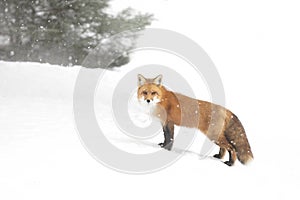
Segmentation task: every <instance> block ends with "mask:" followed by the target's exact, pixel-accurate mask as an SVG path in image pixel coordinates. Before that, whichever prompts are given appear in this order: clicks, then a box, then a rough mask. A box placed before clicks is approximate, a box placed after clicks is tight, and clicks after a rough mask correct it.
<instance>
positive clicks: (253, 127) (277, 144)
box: [0, 0, 300, 200]
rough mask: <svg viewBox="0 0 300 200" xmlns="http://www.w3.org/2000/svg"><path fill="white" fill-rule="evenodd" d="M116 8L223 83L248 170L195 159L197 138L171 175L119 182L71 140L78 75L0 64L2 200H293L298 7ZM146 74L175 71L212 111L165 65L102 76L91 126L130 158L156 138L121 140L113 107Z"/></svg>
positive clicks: (161, 59) (154, 59)
mask: <svg viewBox="0 0 300 200" xmlns="http://www.w3.org/2000/svg"><path fill="white" fill-rule="evenodd" d="M114 2H115V4H116V5H118V6H119V7H120V9H121V8H123V7H127V6H128V5H133V7H136V8H138V9H139V10H143V9H145V10H146V11H149V12H154V13H155V18H156V19H157V21H155V22H154V26H155V27H161V28H166V29H171V30H175V31H178V32H180V33H182V34H185V35H186V36H188V37H189V38H191V39H193V40H194V41H196V42H197V43H198V44H200V45H201V46H202V47H203V48H204V49H205V51H207V52H208V54H209V55H210V57H211V58H212V60H213V61H214V63H215V64H216V66H217V68H218V71H219V73H220V76H221V78H222V81H223V85H224V88H225V94H226V106H227V107H228V108H230V109H231V110H232V111H234V112H235V113H236V114H237V115H238V116H239V118H240V119H241V121H242V123H243V125H244V126H245V129H246V131H247V136H248V139H249V141H250V144H251V147H252V150H253V154H254V161H253V162H252V163H251V165H249V166H242V165H241V164H240V163H238V162H236V165H235V166H234V167H231V168H229V167H227V166H226V165H224V164H222V163H221V162H218V161H216V160H213V159H210V158H206V159H199V155H198V154H199V152H200V149H201V144H203V141H204V136H202V134H197V135H196V138H195V141H194V143H193V144H192V146H191V147H190V149H189V151H187V152H186V153H185V154H184V155H183V157H182V158H181V159H179V160H178V161H177V162H176V163H174V164H173V165H171V166H169V167H168V168H165V169H163V170H161V171H158V172H155V173H151V174H145V175H129V174H123V173H120V172H116V171H114V170H111V169H109V168H107V167H105V166H103V165H102V164H100V163H99V162H97V161H96V160H95V159H94V158H93V157H92V156H91V155H90V154H89V153H88V152H87V151H86V148H85V147H84V146H83V145H82V143H81V141H80V139H79V136H78V134H77V131H76V126H75V123H74V116H73V99H72V95H73V90H74V84H75V81H76V77H77V74H78V72H79V70H80V67H69V68H68V67H67V68H63V67H59V66H52V65H47V64H37V63H10V62H2V61H1V62H0V199H30V200H34V199H132V200H135V199H146V200H147V199H149V200H150V199H151V200H153V199H230V200H233V199H245V200H246V199H249V200H250V199H251V200H253V199H299V194H298V191H297V189H298V188H299V187H300V183H299V181H300V173H299V167H300V159H299V158H298V155H299V154H300V149H299V147H298V146H299V141H300V136H299V133H298V132H299V131H298V129H299V128H298V123H299V120H298V119H299V116H298V115H299V113H300V106H299V102H300V96H299V94H298V93H299V85H300V82H299V77H298V76H299V72H298V71H299V70H298V69H299V66H300V61H299V47H300V38H299V35H300V29H299V26H298V25H297V24H299V19H300V16H299V15H300V13H299V12H298V11H299V5H298V4H297V1H285V2H284V3H283V2H282V1H258V0H255V1H251V2H249V3H242V2H240V1H205V2H203V1H199V2H200V3H199V5H197V6H195V5H194V3H185V2H182V1H175V0H174V1H167V0H154V1H143V3H141V2H142V1H140V0H115V1H114ZM134 5H135V6H134ZM146 8H147V9H146ZM153 63H156V64H161V65H166V66H170V67H171V68H172V69H176V70H178V72H180V73H182V74H183V76H184V77H188V78H187V79H188V80H189V83H190V84H191V85H193V89H194V90H195V91H194V92H195V94H196V96H197V97H198V98H201V99H206V100H210V94H209V93H208V91H207V88H206V85H205V84H204V83H203V80H201V78H200V79H196V77H194V74H193V73H192V72H191V71H188V70H186V69H187V68H186V67H182V66H184V65H185V64H186V63H184V62H180V61H179V60H178V58H175V57H172V56H171V57H167V55H161V54H160V55H155V52H145V53H144V54H143V53H141V54H138V53H137V54H136V56H135V57H134V59H133V60H132V62H131V63H130V64H129V65H127V66H124V67H122V68H118V69H116V70H115V71H107V72H106V74H105V76H104V77H103V80H105V81H103V82H102V83H103V84H101V87H100V86H99V88H98V93H97V94H96V96H95V98H96V101H95V111H96V115H97V119H98V120H99V122H101V125H102V126H103V128H104V130H105V133H106V136H107V137H108V139H109V141H110V142H111V143H112V144H114V145H116V146H117V147H118V148H120V149H122V150H124V151H128V152H130V153H147V152H154V151H158V150H160V149H159V148H157V147H156V146H155V145H151V144H155V142H157V141H161V140H162V135H157V136H155V137H154V138H152V139H151V140H149V142H148V143H147V142H145V141H144V140H143V141H138V140H133V139H132V138H129V137H128V136H126V135H124V134H123V135H122V134H120V132H118V127H116V126H115V124H114V120H113V119H112V118H111V107H110V95H111V94H112V91H113V89H114V86H115V85H116V84H117V82H118V81H119V80H120V79H121V78H122V77H123V76H124V75H125V74H126V73H128V72H130V71H131V70H132V69H134V68H135V67H136V66H139V65H140V64H153ZM182 69H184V70H182ZM180 70H181V71H180ZM185 73H186V74H185ZM197 87H198V88H197ZM172 89H174V90H176V88H172ZM100 92H101V93H100ZM130 92H132V91H130ZM101 94H105V95H101ZM126 101H127V100H126ZM129 102H133V103H132V104H130V106H129V108H132V110H131V111H132V113H133V114H132V115H131V117H132V120H136V122H137V123H140V122H143V120H144V122H145V121H146V122H147V119H146V118H145V116H143V115H139V114H138V112H137V111H138V110H137V109H134V106H132V105H134V100H132V101H129ZM146 122H145V123H146ZM149 144H150V145H149ZM199 144H200V145H199ZM215 151H217V149H214V152H215ZM169 153H170V155H171V154H172V153H173V152H169Z"/></svg>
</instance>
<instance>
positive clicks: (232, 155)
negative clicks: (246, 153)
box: [224, 148, 236, 166]
mask: <svg viewBox="0 0 300 200" xmlns="http://www.w3.org/2000/svg"><path fill="white" fill-rule="evenodd" d="M227 151H228V153H229V160H228V161H225V162H224V163H225V164H226V165H228V166H232V165H233V164H234V162H235V160H236V153H235V151H234V149H232V148H228V149H227Z"/></svg>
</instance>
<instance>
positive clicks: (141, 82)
mask: <svg viewBox="0 0 300 200" xmlns="http://www.w3.org/2000/svg"><path fill="white" fill-rule="evenodd" d="M145 83H146V78H145V77H144V76H143V75H141V74H138V86H141V85H144V84H145Z"/></svg>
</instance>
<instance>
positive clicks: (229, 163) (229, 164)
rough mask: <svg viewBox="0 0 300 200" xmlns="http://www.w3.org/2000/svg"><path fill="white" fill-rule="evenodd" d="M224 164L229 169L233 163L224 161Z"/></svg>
mask: <svg viewBox="0 0 300 200" xmlns="http://www.w3.org/2000/svg"><path fill="white" fill-rule="evenodd" d="M224 164H226V165H228V166H229V167H231V166H232V165H233V164H234V163H233V162H231V161H225V162H224Z"/></svg>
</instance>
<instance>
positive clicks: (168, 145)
mask: <svg viewBox="0 0 300 200" xmlns="http://www.w3.org/2000/svg"><path fill="white" fill-rule="evenodd" d="M158 145H159V146H160V147H161V148H164V149H167V150H169V151H170V150H171V149H172V146H173V142H169V143H167V144H165V143H163V142H162V143H159V144H158Z"/></svg>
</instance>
